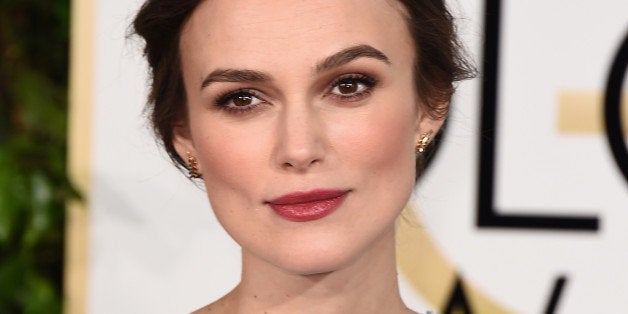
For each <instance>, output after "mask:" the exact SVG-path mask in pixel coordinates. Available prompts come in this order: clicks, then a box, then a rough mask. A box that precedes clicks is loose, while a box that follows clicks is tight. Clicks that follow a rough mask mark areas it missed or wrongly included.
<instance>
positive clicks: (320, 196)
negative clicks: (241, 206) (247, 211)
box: [267, 190, 349, 221]
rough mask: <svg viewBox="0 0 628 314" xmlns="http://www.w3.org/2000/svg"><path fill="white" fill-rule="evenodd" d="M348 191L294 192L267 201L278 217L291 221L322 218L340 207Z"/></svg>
mask: <svg viewBox="0 0 628 314" xmlns="http://www.w3.org/2000/svg"><path fill="white" fill-rule="evenodd" d="M348 194H349V190H313V191H308V192H294V193H289V194H286V195H283V196H280V197H278V198H276V199H273V200H271V201H268V202H267V203H268V205H270V207H271V208H272V209H273V210H274V211H275V213H277V214H278V215H279V216H281V217H283V218H285V219H288V220H291V221H310V220H315V219H320V218H323V217H325V216H327V215H329V214H331V213H332V212H333V211H334V210H336V208H338V207H340V205H342V203H343V202H344V200H345V198H347V195H348Z"/></svg>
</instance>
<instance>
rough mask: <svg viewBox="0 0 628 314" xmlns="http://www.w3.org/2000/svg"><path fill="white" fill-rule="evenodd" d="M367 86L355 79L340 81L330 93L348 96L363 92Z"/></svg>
mask: <svg viewBox="0 0 628 314" xmlns="http://www.w3.org/2000/svg"><path fill="white" fill-rule="evenodd" d="M366 88H367V86H366V85H365V84H364V83H361V82H359V81H358V80H356V79H342V80H340V81H339V82H338V83H337V84H336V86H334V88H333V89H332V91H331V92H332V93H334V94H338V95H342V96H348V95H352V94H355V93H359V92H361V91H363V90H365V89H366Z"/></svg>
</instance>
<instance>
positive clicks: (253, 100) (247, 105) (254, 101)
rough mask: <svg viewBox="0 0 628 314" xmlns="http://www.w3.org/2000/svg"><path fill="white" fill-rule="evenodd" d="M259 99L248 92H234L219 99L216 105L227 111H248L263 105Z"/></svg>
mask: <svg viewBox="0 0 628 314" xmlns="http://www.w3.org/2000/svg"><path fill="white" fill-rule="evenodd" d="M263 102H264V101H263V100H261V99H260V98H259V97H257V96H255V95H254V94H253V93H252V92H249V91H236V92H232V93H228V94H226V95H224V96H221V97H219V98H218V99H217V100H216V104H217V105H218V106H220V107H223V108H224V109H229V110H248V109H252V108H254V107H255V106H257V105H259V104H261V103H263Z"/></svg>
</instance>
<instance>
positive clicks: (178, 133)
mask: <svg viewBox="0 0 628 314" xmlns="http://www.w3.org/2000/svg"><path fill="white" fill-rule="evenodd" d="M172 135H173V136H172V145H173V146H174V149H175V150H176V151H177V154H178V155H179V157H180V158H181V160H183V161H184V162H185V163H186V166H189V165H188V164H187V163H188V159H189V156H188V155H190V156H192V157H193V158H194V159H195V160H198V152H197V151H196V147H195V146H194V141H193V140H192V134H191V133H190V128H189V127H188V126H187V125H186V124H184V123H177V124H176V125H175V126H174V129H173V130H172ZM197 167H198V171H199V172H200V171H201V170H200V168H201V166H200V163H198V164H197Z"/></svg>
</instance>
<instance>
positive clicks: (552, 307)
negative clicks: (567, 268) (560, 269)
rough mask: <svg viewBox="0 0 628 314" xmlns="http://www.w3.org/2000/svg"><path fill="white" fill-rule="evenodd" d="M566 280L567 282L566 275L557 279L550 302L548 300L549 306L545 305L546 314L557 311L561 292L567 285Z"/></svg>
mask: <svg viewBox="0 0 628 314" xmlns="http://www.w3.org/2000/svg"><path fill="white" fill-rule="evenodd" d="M565 282H567V279H566V278H565V276H560V277H558V279H556V282H555V283H554V289H553V290H552V294H551V296H550V299H549V302H547V307H545V314H553V313H554V312H556V308H558V300H559V299H560V294H561V292H563V288H564V287H565Z"/></svg>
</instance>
